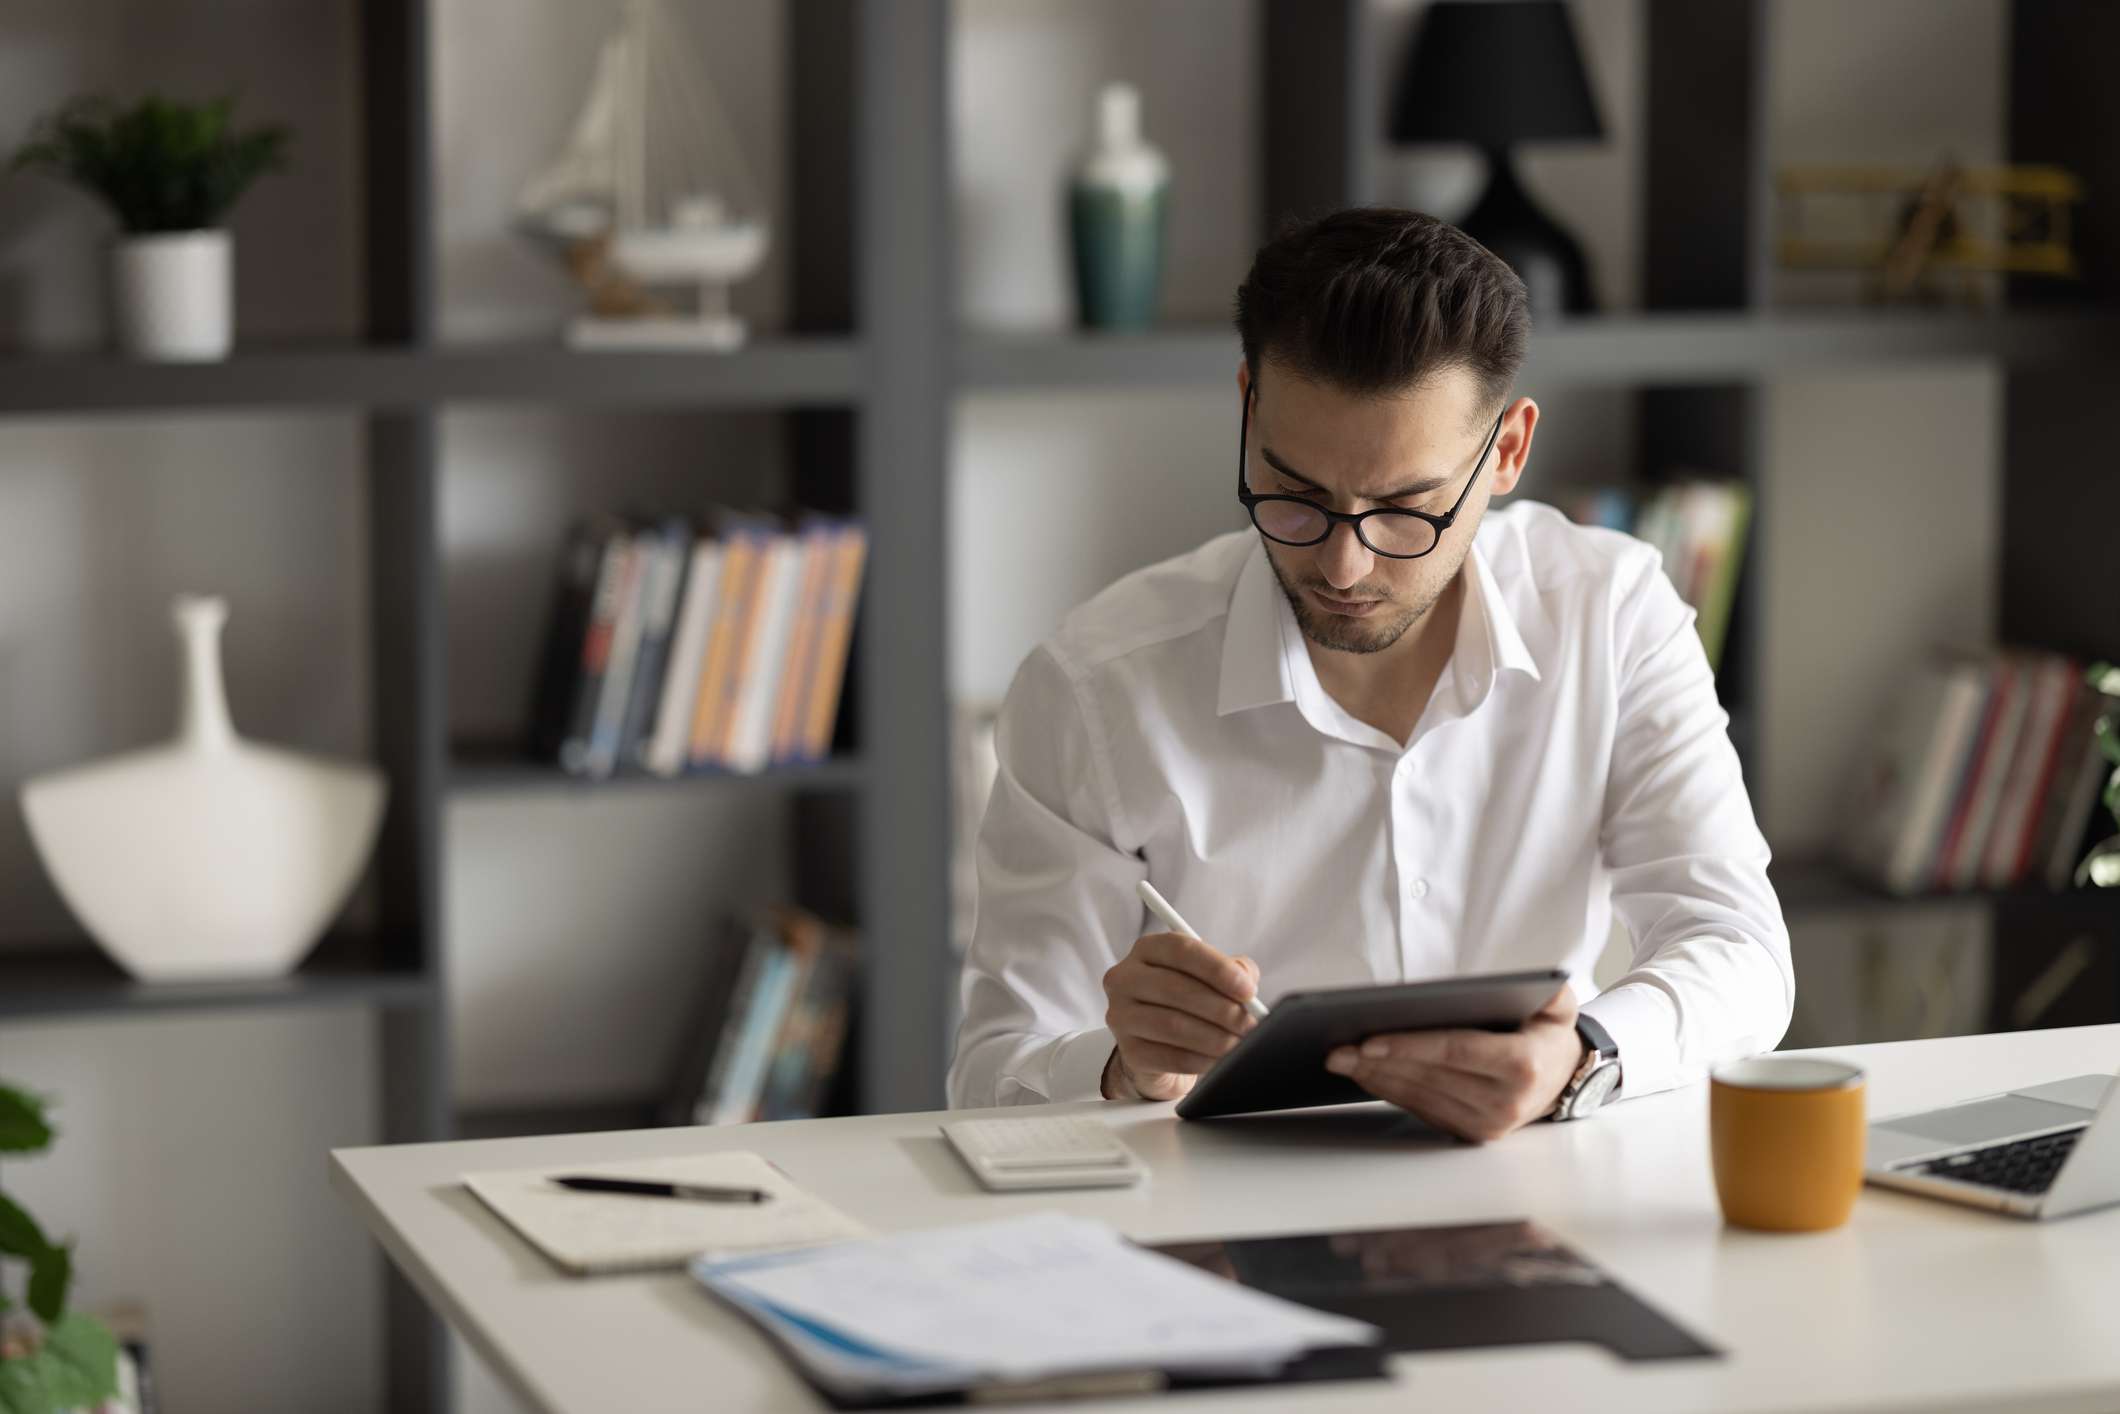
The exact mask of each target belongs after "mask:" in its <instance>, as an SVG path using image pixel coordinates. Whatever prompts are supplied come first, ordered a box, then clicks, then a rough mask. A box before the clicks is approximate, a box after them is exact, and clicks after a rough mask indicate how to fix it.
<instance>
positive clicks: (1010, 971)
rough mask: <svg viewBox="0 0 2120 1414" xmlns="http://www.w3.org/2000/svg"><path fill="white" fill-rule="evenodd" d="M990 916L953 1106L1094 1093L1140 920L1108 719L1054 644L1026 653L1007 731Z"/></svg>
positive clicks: (1138, 867)
mask: <svg viewBox="0 0 2120 1414" xmlns="http://www.w3.org/2000/svg"><path fill="white" fill-rule="evenodd" d="M995 754H996V757H997V758H998V761H997V765H998V769H997V771H996V774H995V779H994V790H993V795H992V796H991V797H990V799H989V801H988V804H987V810H986V816H985V819H984V821H983V822H982V824H981V827H980V831H979V845H978V851H977V857H978V873H979V899H978V914H977V920H976V924H975V927H974V929H973V934H972V943H971V947H970V949H969V950H968V951H967V953H966V955H965V964H964V976H963V982H962V989H963V1014H962V1017H963V1019H962V1021H961V1022H960V1024H959V1026H958V1030H957V1047H956V1054H955V1057H954V1059H953V1060H952V1062H951V1065H950V1076H949V1100H950V1104H951V1106H952V1107H953V1108H971V1107H981V1106H990V1105H1017V1104H1039V1103H1045V1102H1051V1101H1060V1100H1092V1099H1097V1098H1099V1097H1100V1095H1101V1084H1102V1077H1103V1072H1104V1066H1105V1062H1106V1061H1107V1060H1108V1059H1109V1058H1110V1055H1111V1049H1112V1036H1111V1032H1110V1031H1109V1030H1107V1029H1105V1028H1104V1027H1102V1026H1101V1025H1098V1026H1087V1027H1086V1026H1085V1025H1084V1023H1085V1022H1093V1021H1101V1020H1102V1018H1103V1016H1104V1011H1105V997H1104V990H1103V977H1104V974H1105V972H1106V971H1108V970H1109V969H1110V968H1111V967H1112V965H1113V964H1114V963H1116V962H1117V961H1118V960H1119V956H1120V952H1121V949H1123V948H1127V947H1131V946H1132V944H1133V939H1134V935H1135V932H1136V928H1137V925H1138V923H1139V921H1140V903H1139V901H1138V899H1137V898H1136V896H1135V894H1134V886H1135V884H1136V883H1138V882H1139V881H1140V880H1141V879H1143V878H1145V877H1146V870H1145V868H1144V867H1143V865H1142V863H1141V860H1140V859H1139V857H1138V856H1137V855H1136V854H1134V853H1133V852H1131V851H1130V850H1129V849H1128V848H1126V847H1125V845H1124V842H1123V841H1122V839H1121V838H1120V834H1119V827H1118V824H1117V808H1116V791H1115V789H1114V787H1113V785H1112V780H1111V772H1110V767H1109V761H1108V757H1107V755H1106V754H1105V752H1104V751H1103V747H1102V742H1101V740H1100V738H1099V737H1098V735H1097V732H1096V726H1095V722H1094V720H1093V718H1092V716H1091V714H1090V713H1089V711H1088V710H1087V707H1086V705H1085V703H1084V701H1083V699H1082V695H1081V693H1080V692H1079V691H1078V689H1077V687H1076V684H1075V683H1074V682H1073V681H1072V680H1071V679H1070V678H1069V676H1068V674H1067V671H1066V669H1065V668H1064V666H1063V665H1062V664H1061V663H1060V661H1059V660H1058V659H1057V658H1055V657H1054V656H1053V654H1052V652H1051V651H1050V650H1049V649H1040V650H1039V651H1038V652H1036V653H1034V654H1032V655H1031V657H1030V658H1029V659H1028V660H1026V662H1025V663H1024V665H1023V667H1022V669H1021V670H1019V671H1018V673H1017V675H1016V680H1015V682H1014V684H1013V685H1012V686H1011V687H1010V689H1009V694H1008V698H1007V700H1006V701H1005V702H1004V703H1003V706H1002V710H1001V717H1000V720H999V722H998V724H997V728H996V732H995Z"/></svg>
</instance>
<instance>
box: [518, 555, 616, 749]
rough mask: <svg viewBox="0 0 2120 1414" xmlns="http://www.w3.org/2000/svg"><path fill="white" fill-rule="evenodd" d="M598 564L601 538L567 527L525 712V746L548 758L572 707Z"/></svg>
mask: <svg viewBox="0 0 2120 1414" xmlns="http://www.w3.org/2000/svg"><path fill="white" fill-rule="evenodd" d="M602 563H603V543H602V542H601V540H599V539H598V538H597V536H596V535H595V534H594V533H592V532H591V530H590V528H589V527H588V526H587V525H585V524H576V525H575V526H574V527H573V528H572V529H570V530H569V531H568V532H567V544H566V548H565V549H564V550H563V551H562V552H561V554H560V562H559V574H558V578H557V583H556V586H555V588H554V591H553V596H552V616H551V618H550V619H549V620H548V621H547V629H546V636H545V647H544V652H543V654H542V655H541V658H540V666H539V669H538V685H537V697H536V700H535V701H534V702H533V704H532V706H531V712H530V749H531V751H532V752H533V753H534V754H536V755H537V756H540V757H542V758H544V759H545V760H548V761H557V760H558V759H559V752H560V746H561V744H562V743H564V742H565V741H566V739H567V722H568V719H569V717H570V716H571V714H572V713H573V710H574V685H575V679H576V677H578V676H579V675H580V672H581V665H582V639H583V637H584V636H585V635H586V634H587V633H588V630H589V615H590V611H591V609H592V607H593V606H594V605H595V603H596V575H597V570H598V568H599V567H600V566H601V565H602Z"/></svg>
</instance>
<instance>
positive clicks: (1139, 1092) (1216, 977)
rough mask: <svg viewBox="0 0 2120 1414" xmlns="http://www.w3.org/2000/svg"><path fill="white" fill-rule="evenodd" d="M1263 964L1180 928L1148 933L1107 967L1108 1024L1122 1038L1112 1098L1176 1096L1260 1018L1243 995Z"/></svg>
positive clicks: (1108, 1069) (1107, 1079)
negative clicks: (1224, 950)
mask: <svg viewBox="0 0 2120 1414" xmlns="http://www.w3.org/2000/svg"><path fill="white" fill-rule="evenodd" d="M1258 988H1259V967H1258V964H1257V963H1255V962H1253V961H1252V960H1251V959H1250V958H1248V957H1229V956H1227V955H1225V954H1223V953H1219V952H1216V951H1215V950H1214V949H1213V948H1211V947H1209V946H1208V945H1207V944H1206V943H1203V942H1201V941H1200V940H1199V939H1198V938H1188V937H1186V936H1184V935H1183V934H1182V933H1150V934H1148V935H1147V936H1145V937H1142V938H1138V939H1136V940H1135V942H1134V949H1133V951H1132V952H1130V953H1128V954H1127V955H1126V956H1125V957H1124V958H1122V959H1120V961H1119V963H1118V964H1117V965H1116V966H1114V967H1113V968H1112V969H1111V971H1109V972H1107V973H1105V974H1104V995H1105V998H1106V999H1107V1002H1108V1005H1107V1006H1106V1008H1105V1012H1104V1024H1105V1025H1107V1026H1109V1027H1110V1028H1111V1033H1112V1037H1113V1039H1114V1040H1115V1041H1117V1042H1118V1044H1117V1045H1116V1046H1114V1047H1113V1048H1112V1055H1111V1059H1110V1060H1109V1061H1107V1062H1105V1066H1104V1098H1105V1099H1107V1100H1121V1099H1142V1100H1175V1099H1177V1098H1178V1097H1179V1096H1180V1095H1183V1094H1185V1093H1186V1092H1187V1091H1188V1090H1190V1089H1192V1087H1193V1081H1194V1080H1195V1079H1196V1078H1197V1077H1198V1076H1199V1075H1200V1073H1201V1072H1202V1071H1204V1070H1206V1069H1207V1068H1208V1067H1209V1066H1211V1065H1213V1064H1214V1063H1215V1062H1216V1061H1218V1060H1220V1059H1221V1058H1222V1057H1223V1055H1225V1054H1226V1053H1227V1052H1228V1051H1229V1049H1230V1048H1231V1047H1232V1046H1234V1045H1236V1044H1237V1041H1238V1039H1239V1038H1241V1037H1242V1036H1243V1035H1244V1034H1245V1033H1246V1032H1248V1031H1250V1030H1251V1028H1252V1027H1253V1026H1254V1025H1256V1024H1257V1023H1256V1022H1254V1021H1253V1020H1252V1019H1251V1015H1250V1013H1248V1012H1246V1011H1245V1010H1244V1003H1245V1001H1246V1000H1247V999H1249V998H1250V997H1251V995H1252V994H1253V993H1254V992H1256V991H1257V990H1258Z"/></svg>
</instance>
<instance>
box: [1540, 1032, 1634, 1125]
mask: <svg viewBox="0 0 2120 1414" xmlns="http://www.w3.org/2000/svg"><path fill="white" fill-rule="evenodd" d="M1575 1034H1576V1035H1578V1036H1580V1037H1582V1038H1583V1063H1582V1064H1581V1065H1579V1066H1577V1067H1576V1068H1575V1074H1573V1075H1571V1076H1569V1077H1568V1083H1567V1084H1566V1085H1563V1086H1562V1087H1561V1097H1560V1099H1559V1100H1558V1101H1556V1102H1555V1103H1554V1106H1553V1114H1552V1118H1554V1119H1581V1118H1583V1117H1584V1116H1585V1115H1590V1114H1595V1113H1596V1112H1597V1109H1598V1107H1599V1106H1600V1105H1602V1104H1604V1103H1605V1101H1607V1100H1609V1099H1611V1098H1612V1092H1613V1091H1615V1090H1617V1089H1619V1046H1618V1044H1617V1043H1615V1042H1614V1041H1613V1039H1612V1033H1611V1032H1609V1031H1607V1030H1605V1028H1604V1027H1602V1026H1600V1025H1598V1024H1597V1023H1596V1022H1595V1021H1592V1020H1591V1019H1590V1018H1589V1017H1587V1016H1583V1015H1581V1014H1577V1016H1576V1018H1575Z"/></svg>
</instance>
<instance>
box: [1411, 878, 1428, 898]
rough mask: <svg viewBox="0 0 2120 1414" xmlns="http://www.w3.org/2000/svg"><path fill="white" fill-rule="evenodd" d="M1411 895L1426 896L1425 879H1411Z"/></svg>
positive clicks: (1426, 885)
mask: <svg viewBox="0 0 2120 1414" xmlns="http://www.w3.org/2000/svg"><path fill="white" fill-rule="evenodd" d="M1413 896H1414V897H1415V898H1426V897H1428V881H1427V880H1426V879H1415V880H1414V881H1413Z"/></svg>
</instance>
